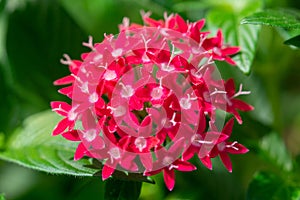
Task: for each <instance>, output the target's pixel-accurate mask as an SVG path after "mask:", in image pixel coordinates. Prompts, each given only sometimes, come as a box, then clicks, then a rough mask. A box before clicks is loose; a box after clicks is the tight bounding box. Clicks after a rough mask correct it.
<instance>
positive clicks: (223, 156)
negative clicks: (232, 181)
mask: <svg viewBox="0 0 300 200" xmlns="http://www.w3.org/2000/svg"><path fill="white" fill-rule="evenodd" d="M220 158H221V160H222V162H223V164H224V166H225V167H226V169H227V170H228V171H229V172H230V173H231V172H232V164H231V161H230V158H229V156H228V155H227V153H225V152H220Z"/></svg>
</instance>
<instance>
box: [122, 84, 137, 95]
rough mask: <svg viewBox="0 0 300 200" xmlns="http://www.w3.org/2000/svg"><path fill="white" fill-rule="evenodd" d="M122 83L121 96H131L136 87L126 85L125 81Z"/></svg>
mask: <svg viewBox="0 0 300 200" xmlns="http://www.w3.org/2000/svg"><path fill="white" fill-rule="evenodd" d="M120 85H121V86H122V90H121V97H123V98H129V97H131V96H132V95H133V94H134V89H133V88H132V87H131V85H124V84H123V83H120Z"/></svg>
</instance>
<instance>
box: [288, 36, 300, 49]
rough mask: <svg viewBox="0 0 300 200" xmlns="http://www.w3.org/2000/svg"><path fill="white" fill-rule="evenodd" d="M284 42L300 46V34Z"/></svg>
mask: <svg viewBox="0 0 300 200" xmlns="http://www.w3.org/2000/svg"><path fill="white" fill-rule="evenodd" d="M284 44H287V45H293V46H295V47H298V48H300V35H297V36H296V37H293V38H291V39H288V40H286V41H285V42H284Z"/></svg>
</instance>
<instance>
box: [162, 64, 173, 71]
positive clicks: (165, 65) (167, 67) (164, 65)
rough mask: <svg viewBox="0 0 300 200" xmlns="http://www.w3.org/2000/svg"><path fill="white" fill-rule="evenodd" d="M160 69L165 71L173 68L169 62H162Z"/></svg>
mask: <svg viewBox="0 0 300 200" xmlns="http://www.w3.org/2000/svg"><path fill="white" fill-rule="evenodd" d="M161 69H162V70H163V71H165V72H171V71H173V70H174V69H175V68H174V67H173V66H170V65H169V64H166V63H162V64H161Z"/></svg>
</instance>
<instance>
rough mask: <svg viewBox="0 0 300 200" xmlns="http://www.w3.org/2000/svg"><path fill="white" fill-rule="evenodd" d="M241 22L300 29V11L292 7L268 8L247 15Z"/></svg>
mask: <svg viewBox="0 0 300 200" xmlns="http://www.w3.org/2000/svg"><path fill="white" fill-rule="evenodd" d="M241 23H242V24H256V25H267V26H274V27H280V28H286V29H300V12H299V11H298V10H292V9H276V10H274V9H268V10H265V11H262V12H257V13H254V14H252V15H250V16H248V17H245V18H244V19H243V20H242V22H241Z"/></svg>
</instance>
